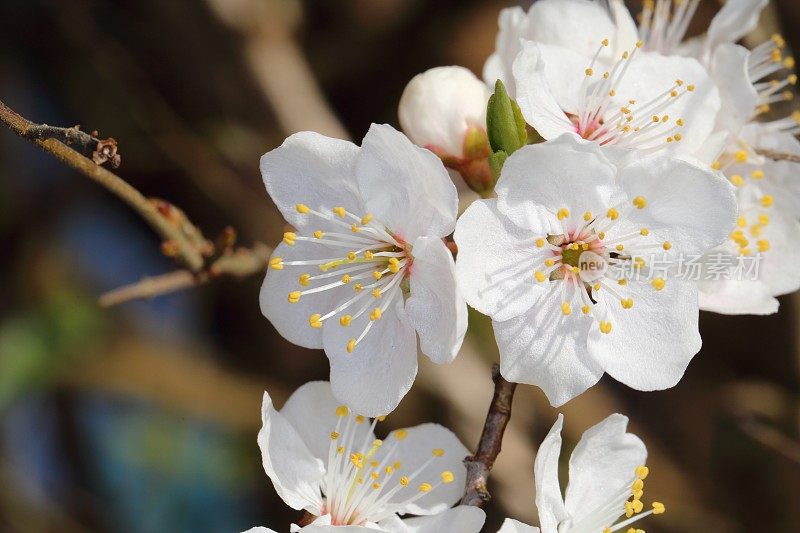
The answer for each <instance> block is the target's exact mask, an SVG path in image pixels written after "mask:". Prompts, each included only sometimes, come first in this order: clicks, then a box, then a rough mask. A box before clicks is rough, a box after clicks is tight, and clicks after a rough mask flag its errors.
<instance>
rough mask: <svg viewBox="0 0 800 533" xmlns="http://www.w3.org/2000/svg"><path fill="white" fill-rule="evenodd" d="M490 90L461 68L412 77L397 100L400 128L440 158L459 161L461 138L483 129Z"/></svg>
mask: <svg viewBox="0 0 800 533" xmlns="http://www.w3.org/2000/svg"><path fill="white" fill-rule="evenodd" d="M490 94H491V93H490V91H489V89H488V88H487V87H486V85H485V84H484V83H483V82H482V81H481V80H479V79H478V78H477V77H476V76H475V75H474V74H473V73H472V72H470V71H469V70H467V69H465V68H463V67H455V66H454V67H436V68H432V69H430V70H427V71H425V72H423V73H422V74H418V75H416V76H414V78H413V79H412V80H411V81H410V82H409V83H408V85H406V88H405V91H403V96H402V97H401V98H400V106H399V108H398V115H399V118H400V125H401V126H402V128H403V131H404V132H405V133H406V135H408V137H409V138H410V139H411V140H412V141H413V142H414V143H415V144H418V145H420V146H425V147H426V148H430V149H431V150H432V151H434V152H436V153H437V154H438V155H439V156H440V157H444V156H453V157H457V158H462V157H464V156H465V155H466V154H465V153H464V152H463V149H464V147H465V144H466V143H465V135H466V134H467V132H468V130H469V129H470V128H471V127H472V128H479V129H483V130H485V128H486V102H487V101H488V100H489V96H490Z"/></svg>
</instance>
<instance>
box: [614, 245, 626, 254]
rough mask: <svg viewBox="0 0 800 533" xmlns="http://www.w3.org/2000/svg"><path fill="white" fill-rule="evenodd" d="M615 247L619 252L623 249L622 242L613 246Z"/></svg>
mask: <svg viewBox="0 0 800 533" xmlns="http://www.w3.org/2000/svg"><path fill="white" fill-rule="evenodd" d="M615 248H616V250H617V251H618V252H621V251H622V250H624V249H625V245H624V244H618V245H616V246H615Z"/></svg>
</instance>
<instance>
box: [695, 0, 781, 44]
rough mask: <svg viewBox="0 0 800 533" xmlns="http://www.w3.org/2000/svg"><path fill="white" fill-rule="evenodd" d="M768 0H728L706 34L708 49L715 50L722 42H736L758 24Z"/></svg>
mask: <svg viewBox="0 0 800 533" xmlns="http://www.w3.org/2000/svg"><path fill="white" fill-rule="evenodd" d="M768 3H769V1H768V0H728V1H727V2H725V4H724V5H723V6H722V8H721V9H720V10H719V12H718V13H717V14H716V16H715V17H714V18H713V19H712V20H711V24H710V25H709V26H708V33H707V35H706V49H707V50H708V51H713V50H714V49H715V48H716V47H717V46H718V45H720V44H722V43H726V42H727V43H734V42H736V41H738V40H739V39H741V38H742V37H744V36H745V35H747V34H748V33H750V32H751V31H753V30H754V29H755V28H756V26H757V25H758V17H759V16H760V15H761V10H762V9H764V7H766V5H767V4H768Z"/></svg>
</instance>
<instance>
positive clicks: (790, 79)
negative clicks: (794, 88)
mask: <svg viewBox="0 0 800 533" xmlns="http://www.w3.org/2000/svg"><path fill="white" fill-rule="evenodd" d="M786 81H788V82H789V83H790V84H791V85H797V74H789V76H788V77H787V78H786Z"/></svg>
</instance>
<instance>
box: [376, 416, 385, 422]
mask: <svg viewBox="0 0 800 533" xmlns="http://www.w3.org/2000/svg"><path fill="white" fill-rule="evenodd" d="M375 420H377V421H378V422H383V421H384V420H386V417H385V416H383V415H381V416H376V417H375Z"/></svg>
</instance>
